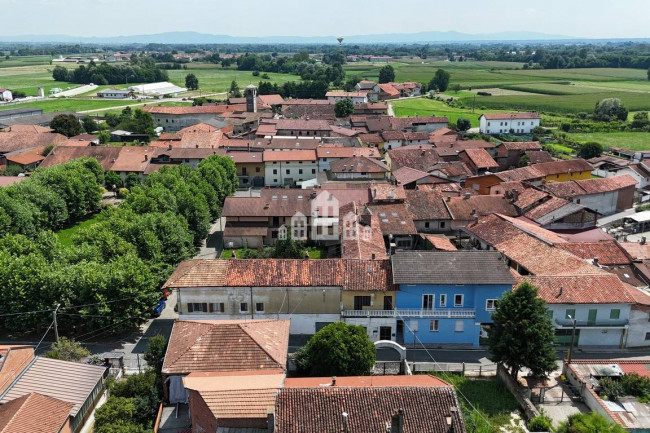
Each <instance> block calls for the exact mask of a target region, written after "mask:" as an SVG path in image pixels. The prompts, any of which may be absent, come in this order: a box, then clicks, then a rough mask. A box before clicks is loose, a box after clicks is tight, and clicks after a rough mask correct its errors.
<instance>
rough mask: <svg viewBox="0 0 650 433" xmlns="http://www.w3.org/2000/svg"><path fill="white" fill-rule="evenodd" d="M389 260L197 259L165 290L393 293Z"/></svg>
mask: <svg viewBox="0 0 650 433" xmlns="http://www.w3.org/2000/svg"><path fill="white" fill-rule="evenodd" d="M389 275H390V263H389V262H388V261H387V260H374V261H373V260H342V259H323V260H307V259H237V260H221V259H195V260H186V261H184V262H181V263H180V264H179V265H178V267H177V268H176V270H175V271H174V272H173V273H172V276H171V277H169V279H168V280H167V282H166V283H165V287H179V288H180V287H328V286H332V287H334V286H336V287H342V288H343V289H344V290H352V291H354V290H367V289H368V287H372V288H373V290H377V291H391V290H393V288H392V283H391V281H389V280H390V278H388V276H389Z"/></svg>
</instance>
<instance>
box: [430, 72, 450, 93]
mask: <svg viewBox="0 0 650 433" xmlns="http://www.w3.org/2000/svg"><path fill="white" fill-rule="evenodd" d="M449 78H450V75H449V72H447V71H445V70H444V69H438V70H437V71H436V74H435V75H434V76H433V78H432V79H431V81H429V90H436V91H437V92H444V91H445V90H447V87H448V86H449Z"/></svg>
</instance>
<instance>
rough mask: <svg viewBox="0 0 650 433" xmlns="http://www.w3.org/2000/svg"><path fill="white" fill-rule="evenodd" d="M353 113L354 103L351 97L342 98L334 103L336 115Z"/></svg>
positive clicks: (342, 115) (343, 115) (345, 115)
mask: <svg viewBox="0 0 650 433" xmlns="http://www.w3.org/2000/svg"><path fill="white" fill-rule="evenodd" d="M352 113H354V103H353V102H352V100H351V99H350V98H345V99H341V100H340V101H337V102H336V104H334V114H335V115H336V117H348V116H349V115H351V114H352Z"/></svg>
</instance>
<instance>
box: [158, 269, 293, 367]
mask: <svg viewBox="0 0 650 433" xmlns="http://www.w3.org/2000/svg"><path fill="white" fill-rule="evenodd" d="M232 261H233V262H234V261H238V260H232ZM289 323H290V321H289V320H176V322H174V328H173V329H172V333H171V336H170V337H169V345H168V347H167V353H166V354H165V361H164V364H163V368H162V372H163V374H167V375H169V374H186V373H191V372H198V371H208V372H218V371H238V370H278V369H282V370H285V369H286V363H287V347H288V344H289Z"/></svg>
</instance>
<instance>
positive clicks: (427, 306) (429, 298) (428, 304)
mask: <svg viewBox="0 0 650 433" xmlns="http://www.w3.org/2000/svg"><path fill="white" fill-rule="evenodd" d="M435 297H436V295H422V309H423V310H433V300H434V299H435Z"/></svg>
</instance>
